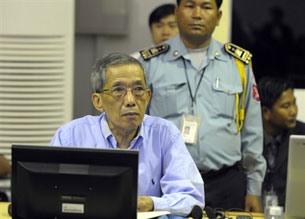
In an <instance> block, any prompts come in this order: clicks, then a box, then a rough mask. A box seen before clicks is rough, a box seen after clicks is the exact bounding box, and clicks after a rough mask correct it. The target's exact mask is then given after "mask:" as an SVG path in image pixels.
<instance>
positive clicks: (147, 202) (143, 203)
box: [138, 196, 154, 211]
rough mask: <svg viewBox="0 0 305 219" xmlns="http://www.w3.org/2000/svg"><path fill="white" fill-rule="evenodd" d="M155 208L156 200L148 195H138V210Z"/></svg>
mask: <svg viewBox="0 0 305 219" xmlns="http://www.w3.org/2000/svg"><path fill="white" fill-rule="evenodd" d="M153 209H154V202H153V200H152V199H151V198H150V197H148V196H139V197H138V211H152V210H153Z"/></svg>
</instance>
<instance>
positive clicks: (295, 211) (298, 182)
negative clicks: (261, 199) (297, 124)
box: [285, 135, 305, 218]
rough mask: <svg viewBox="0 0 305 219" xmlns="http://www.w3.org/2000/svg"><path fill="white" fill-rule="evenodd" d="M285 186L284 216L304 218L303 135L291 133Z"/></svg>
mask: <svg viewBox="0 0 305 219" xmlns="http://www.w3.org/2000/svg"><path fill="white" fill-rule="evenodd" d="M287 168H288V170H287V186H286V204H285V217H286V218H305V135H291V136H290V141H289V154H288V167H287Z"/></svg>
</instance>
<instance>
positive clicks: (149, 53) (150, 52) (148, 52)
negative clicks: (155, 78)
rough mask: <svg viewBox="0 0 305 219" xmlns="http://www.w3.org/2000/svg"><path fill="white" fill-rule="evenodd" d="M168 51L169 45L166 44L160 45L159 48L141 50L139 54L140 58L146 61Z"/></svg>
mask: <svg viewBox="0 0 305 219" xmlns="http://www.w3.org/2000/svg"><path fill="white" fill-rule="evenodd" d="M168 49H169V45H168V44H161V45H159V46H156V47H153V48H150V49H145V50H141V51H140V54H141V56H142V58H143V59H144V60H145V61H146V60H149V59H151V58H152V57H155V56H158V55H160V54H161V53H164V52H166V51H167V50H168Z"/></svg>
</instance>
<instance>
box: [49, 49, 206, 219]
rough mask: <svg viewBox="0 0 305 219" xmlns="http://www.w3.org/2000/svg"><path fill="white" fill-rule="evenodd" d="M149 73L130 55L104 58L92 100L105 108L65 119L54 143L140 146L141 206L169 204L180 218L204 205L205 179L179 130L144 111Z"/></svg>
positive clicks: (150, 208)
mask: <svg viewBox="0 0 305 219" xmlns="http://www.w3.org/2000/svg"><path fill="white" fill-rule="evenodd" d="M145 78H146V76H145V70H144V68H143V66H142V64H141V63H140V62H139V61H138V60H137V59H134V58H132V57H130V56H128V55H125V54H120V53H112V54H110V55H108V56H106V57H105V58H103V59H101V60H99V61H98V62H97V63H96V65H95V67H94V70H93V72H92V75H91V82H92V86H93V89H94V93H93V94H92V102H93V105H94V106H95V108H96V109H97V110H99V111H101V112H103V113H102V114H101V115H100V116H90V115H88V116H85V117H83V118H80V119H76V120H73V121H71V122H69V123H67V124H65V125H64V126H62V127H61V128H59V129H58V130H57V132H56V134H55V136H54V137H53V139H52V141H51V143H50V144H51V145H55V146H76V147H92V148H115V149H137V150H139V178H138V179H139V180H138V182H139V183H138V195H139V197H138V211H154V210H156V211H158V210H167V211H170V212H171V213H173V215H174V218H175V217H177V218H181V217H183V216H185V215H188V214H189V213H190V212H191V210H192V208H193V207H194V206H195V205H198V206H200V207H201V208H203V207H204V189H203V181H202V179H201V176H200V174H199V172H198V169H197V167H196V165H195V163H194V161H193V160H192V158H191V156H190V154H189V152H188V150H187V148H186V146H185V144H184V142H183V139H182V136H181V133H180V131H179V130H178V129H177V128H176V127H175V126H174V125H173V124H172V123H170V122H168V121H167V120H164V119H162V118H157V117H152V116H148V115H145V110H146V107H147V104H148V102H149V100H150V96H151V90H150V89H148V88H147V87H146V82H145ZM173 215H171V216H170V218H173ZM178 215H180V216H181V217H180V216H178Z"/></svg>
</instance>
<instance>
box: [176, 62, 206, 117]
mask: <svg viewBox="0 0 305 219" xmlns="http://www.w3.org/2000/svg"><path fill="white" fill-rule="evenodd" d="M182 60H183V65H184V73H185V76H186V80H187V86H188V89H189V92H190V96H191V100H192V106H191V109H190V114H192V115H193V114H194V104H195V101H196V95H197V93H198V90H199V86H200V84H201V81H202V78H203V75H204V72H205V68H204V69H203V70H202V74H201V76H200V79H199V82H198V84H197V87H196V90H195V94H194V96H193V94H192V89H191V85H190V81H189V77H188V75H187V70H186V64H185V60H184V58H183V57H182Z"/></svg>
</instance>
